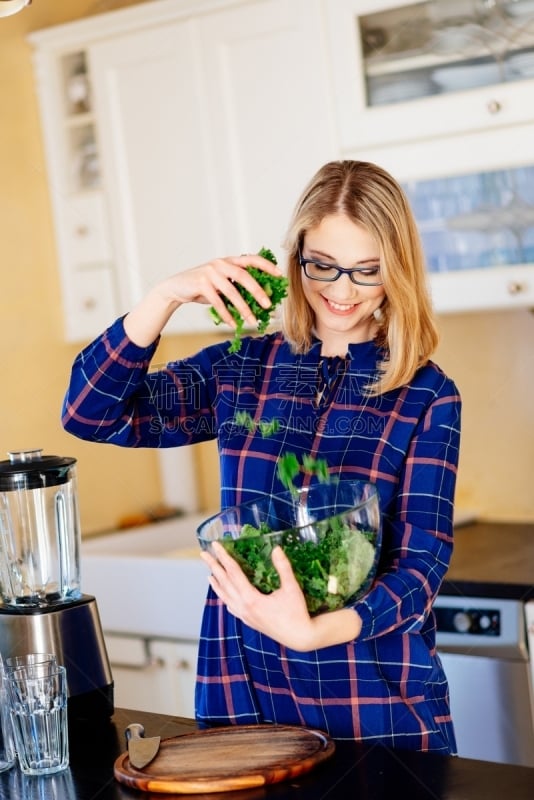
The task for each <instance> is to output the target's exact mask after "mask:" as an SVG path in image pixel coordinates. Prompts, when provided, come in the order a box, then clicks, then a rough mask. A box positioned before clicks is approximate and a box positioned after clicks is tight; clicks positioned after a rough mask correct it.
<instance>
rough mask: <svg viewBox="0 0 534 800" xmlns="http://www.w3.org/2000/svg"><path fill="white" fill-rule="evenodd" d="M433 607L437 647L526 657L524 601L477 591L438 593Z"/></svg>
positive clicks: (489, 655) (482, 653) (515, 657)
mask: <svg viewBox="0 0 534 800" xmlns="http://www.w3.org/2000/svg"><path fill="white" fill-rule="evenodd" d="M433 610H434V614H435V616H436V645H437V648H438V650H441V651H442V652H449V653H465V654H469V655H477V656H488V657H495V656H496V655H498V656H501V657H503V658H510V659H514V660H516V659H519V660H521V661H524V660H525V659H528V657H529V656H528V649H527V640H526V625H525V604H524V602H522V601H520V600H510V599H508V598H501V597H481V596H480V595H477V596H476V597H471V596H468V595H446V594H439V595H438V596H437V597H436V599H435V601H434V606H433Z"/></svg>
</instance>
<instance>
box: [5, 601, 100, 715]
mask: <svg viewBox="0 0 534 800" xmlns="http://www.w3.org/2000/svg"><path fill="white" fill-rule="evenodd" d="M0 652H1V653H2V657H3V658H8V657H9V656H18V655H25V654H26V653H54V654H55V656H56V658H57V660H58V663H59V664H64V665H65V667H66V668H67V687H68V714H69V720H70V719H73V720H96V719H101V718H102V717H111V716H112V714H113V712H114V701H113V677H112V674H111V666H110V663H109V659H108V655H107V651H106V645H105V642H104V635H103V633H102V627H101V624H100V616H99V614H98V608H97V605H96V600H95V598H94V597H92V596H90V595H82V597H81V598H80V599H79V600H73V601H70V602H68V603H63V604H61V605H59V604H58V605H55V606H47V607H43V608H40V607H31V608H30V607H21V608H18V607H16V606H8V605H0Z"/></svg>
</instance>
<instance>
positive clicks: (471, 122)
mask: <svg viewBox="0 0 534 800" xmlns="http://www.w3.org/2000/svg"><path fill="white" fill-rule="evenodd" d="M325 11H326V18H327V23H328V33H329V38H330V43H331V51H332V64H333V71H334V92H335V98H336V107H337V117H338V124H339V131H340V139H341V146H342V149H343V150H344V151H349V150H353V149H355V148H358V147H362V146H364V147H367V146H373V147H376V146H379V145H389V144H393V143H398V142H405V141H418V140H421V139H427V138H429V137H434V136H439V137H445V136H448V135H451V134H460V133H463V132H467V131H475V130H478V131H484V130H488V129H492V128H498V127H504V126H509V125H514V124H517V123H522V122H526V121H531V120H532V116H533V107H532V97H533V93H534V80H533V79H534V0H426V2H415V3H414V2H411V3H408V2H406V0H404V1H402V0H335V2H330V3H329V2H327V3H325Z"/></svg>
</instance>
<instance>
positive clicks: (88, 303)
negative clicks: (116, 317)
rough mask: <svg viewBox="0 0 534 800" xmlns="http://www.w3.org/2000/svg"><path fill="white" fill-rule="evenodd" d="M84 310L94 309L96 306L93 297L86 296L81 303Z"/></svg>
mask: <svg viewBox="0 0 534 800" xmlns="http://www.w3.org/2000/svg"><path fill="white" fill-rule="evenodd" d="M82 306H83V310H84V311H94V309H95V308H96V307H97V301H96V300H95V298H94V297H86V298H85V300H84V301H83V303H82Z"/></svg>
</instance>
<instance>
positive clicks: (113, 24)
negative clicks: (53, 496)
mask: <svg viewBox="0 0 534 800" xmlns="http://www.w3.org/2000/svg"><path fill="white" fill-rule="evenodd" d="M32 41H33V43H34V45H35V46H36V64H37V77H38V87H39V92H40V97H41V102H42V109H43V124H44V128H45V135H46V140H47V144H48V146H47V154H48V162H49V165H50V183H51V187H52V193H53V195H59V197H60V198H61V200H60V202H57V203H56V204H55V210H56V215H55V219H56V228H57V231H58V239H59V240H60V241H62V240H63V239H64V238H65V237H66V236H67V237H68V232H66V228H68V222H67V220H68V219H69V218H70V217H72V216H73V215H74V216H75V217H76V220H77V226H78V227H79V228H80V230H81V229H83V230H85V229H86V228H89V227H90V228H91V233H92V231H93V230H94V227H93V221H92V217H90V215H91V214H93V213H95V214H96V212H95V211H94V210H88V209H87V205H88V203H89V202H90V197H91V196H98V198H99V203H100V205H99V210H100V217H99V220H100V221H101V222H103V223H105V227H106V230H104V228H103V227H102V228H101V229H99V233H98V235H97V236H96V239H97V241H96V240H95V241H94V244H95V247H96V248H97V249H98V248H100V250H101V252H99V253H98V258H95V259H93V260H92V261H91V270H92V271H91V275H92V276H93V275H94V270H95V269H97V268H98V269H100V270H102V268H103V266H104V264H105V265H106V266H107V265H108V263H109V265H110V275H111V277H112V284H113V286H112V288H111V287H107V289H106V290H105V291H106V292H107V291H110V292H111V295H110V296H112V297H113V302H112V301H111V300H108V307H107V308H106V309H105V311H106V314H107V316H108V319H107V320H106V324H107V322H111V321H112V319H113V316H114V314H115V313H122V312H124V311H127V310H128V308H130V307H131V306H132V304H133V303H135V302H136V301H137V300H139V299H140V297H141V296H142V295H143V294H144V293H145V292H146V290H147V289H148V288H149V287H150V286H151V285H152V284H154V283H155V282H157V281H158V280H160V279H161V278H163V277H166V276H169V275H171V274H173V273H175V272H177V271H179V270H181V269H185V268H188V267H191V266H195V265H196V264H200V263H202V262H204V261H207V260H209V259H210V258H212V257H215V256H225V255H234V254H239V253H245V252H256V251H258V250H259V249H260V248H261V247H263V246H265V247H269V248H270V249H271V250H273V252H274V253H276V254H279V256H280V258H281V257H282V255H283V254H282V252H281V246H282V242H283V239H284V235H285V230H286V227H287V225H288V222H289V218H290V214H291V211H292V209H293V206H294V204H295V202H296V200H297V197H298V195H299V193H300V192H301V190H302V189H303V187H304V185H305V183H306V182H307V181H308V180H309V178H311V176H312V174H313V173H314V172H315V171H316V169H317V168H318V167H319V166H320V165H321V164H322V163H323V162H325V161H328V160H329V159H331V158H335V157H336V156H337V154H338V148H337V140H336V137H335V131H336V127H335V120H334V113H333V108H332V107H331V92H330V84H329V81H328V60H327V49H326V43H325V37H324V29H323V27H322V16H321V5H320V0H291V1H290V2H287V0H248V2H235V0H234V2H230V0H226V1H224V0H211V2H203V3H201V4H199V3H198V2H193V0H159V2H151V3H147V4H141V5H139V6H135V7H132V8H131V9H126V10H123V11H117V12H110V13H108V14H103V15H100V16H97V17H93V18H88V19H87V20H84V21H80V22H77V23H71V24H69V25H64V26H60V27H59V28H56V29H49V30H48V31H42V32H40V33H37V34H34V35H33V36H32ZM71 62H72V69H71V68H70V65H71ZM66 66H68V67H69V77H68V80H66V78H65V76H64V72H65V68H66ZM71 73H72V74H71ZM78 84H79V85H78ZM82 84H83V85H82ZM84 87H85V88H84ZM78 94H79V95H80V96H82V95H83V96H82V97H81V99H80V100H79V101H78ZM71 98H74V100H71ZM71 103H74V105H73V106H72V108H71V105H70V104H71ZM78 120H79V123H78ZM82 123H83V124H82ZM73 170H74V179H75V185H72V180H73ZM80 198H81V202H82V203H83V208H77V203H78V200H79V199H80ZM91 233H87V234H85V233H84V235H83V236H82V237H81V238H82V239H83V241H85V242H86V241H87V240H88V239H89V238H90V237H91ZM108 234H109V238H108ZM84 237H85V238H84ZM104 255H105V258H104ZM60 258H61V262H62V274H63V282H64V289H65V314H66V317H67V320H68V322H67V336H68V338H69V339H74V340H75V339H80V338H81V339H83V338H85V337H86V334H87V332H88V325H86V324H83V325H82V324H80V325H77V324H76V319H79V320H81V317H80V316H79V314H80V309H79V306H78V308H77V310H76V311H73V309H72V295H73V290H72V286H73V282H74V283H76V290H77V291H79V290H80V288H79V283H80V275H82V276H86V275H87V274H88V272H87V268H86V267H87V265H86V264H85V262H84V264H83V267H80V264H79V261H78V259H77V256H76V255H73V254H72V252H71V250H70V249H68V248H61V252H60ZM95 285H96V286H98V288H99V292H103V291H104V289H103V288H102V285H101V284H100V283H97V284H95ZM80 291H81V290H80ZM84 302H87V303H88V302H89V300H88V299H87V300H84ZM112 305H113V309H114V310H113V309H112V308H111V307H110V306H112ZM101 311H103V310H101V309H99V313H98V314H94V315H93V325H92V328H93V330H92V331H91V335H95V334H97V333H98V332H99V331H100V330H101V328H102V318H103V316H104V314H103V313H101ZM73 316H74V317H75V318H74V319H73ZM166 330H167V331H168V332H171V333H181V332H187V333H190V332H192V331H203V330H204V331H206V330H208V331H213V330H214V328H213V323H212V321H211V319H210V317H209V315H208V313H207V308H206V307H205V306H199V305H187V306H184V307H183V308H182V309H180V312H179V313H177V314H175V315H174V317H173V318H172V319H171V321H170V323H169V325H168V326H167V329H166Z"/></svg>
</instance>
